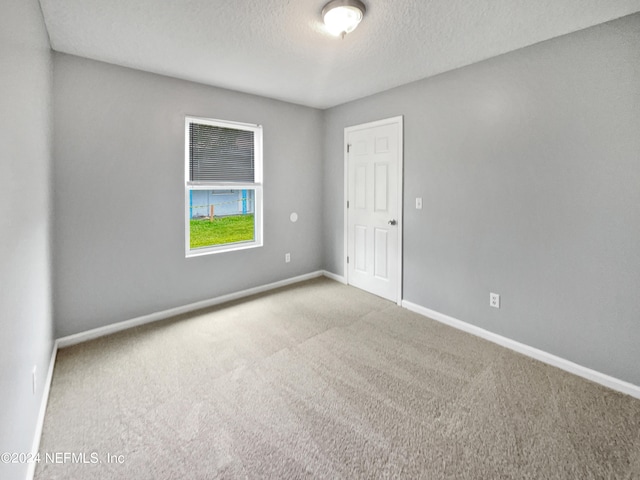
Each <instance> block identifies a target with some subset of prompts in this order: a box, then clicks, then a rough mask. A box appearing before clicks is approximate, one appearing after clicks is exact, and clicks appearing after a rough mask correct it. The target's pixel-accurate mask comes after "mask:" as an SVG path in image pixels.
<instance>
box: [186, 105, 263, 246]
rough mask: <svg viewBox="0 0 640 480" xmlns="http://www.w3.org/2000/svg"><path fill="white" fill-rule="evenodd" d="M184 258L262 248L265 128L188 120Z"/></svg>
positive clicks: (202, 119)
mask: <svg viewBox="0 0 640 480" xmlns="http://www.w3.org/2000/svg"><path fill="white" fill-rule="evenodd" d="M185 205H186V226H185V232H186V233H185V239H186V241H185V244H186V255H187V257H192V256H196V255H205V254H209V253H216V252H228V251H230V250H239V249H243V248H252V247H260V246H262V127H261V126H259V125H249V124H244V123H234V122H226V121H222V120H208V119H204V118H196V117H187V118H186V121H185Z"/></svg>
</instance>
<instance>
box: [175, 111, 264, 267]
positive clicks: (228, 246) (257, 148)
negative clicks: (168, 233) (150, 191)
mask: <svg viewBox="0 0 640 480" xmlns="http://www.w3.org/2000/svg"><path fill="white" fill-rule="evenodd" d="M192 123H199V124H203V125H211V126H214V127H222V128H233V129H236V130H248V131H252V132H253V133H254V135H253V141H254V143H253V150H254V170H253V171H254V182H253V183H236V182H201V181H200V182H192V181H191V180H190V178H189V161H190V151H189V140H190V139H189V125H190V124H192ZM184 125H185V127H184V131H185V134H184V139H185V140H184V152H185V153H184V158H185V161H184V166H185V170H184V186H185V188H184V193H185V200H184V204H185V229H184V230H185V256H186V257H187V258H189V257H199V256H202V255H211V254H213V253H222V252H232V251H236V250H245V249H248V248H256V247H262V237H263V235H262V187H263V184H262V153H263V152H262V125H256V124H251V123H239V122H231V121H227V120H216V119H211V118H203V117H194V116H186V117H185V124H184ZM192 190H253V191H254V201H255V205H254V222H255V228H254V236H253V241H246V242H236V243H225V244H223V245H213V246H210V247H199V248H194V249H192V248H191V244H190V236H191V235H190V233H191V231H190V220H191V212H190V210H191V209H190V207H191V205H190V195H189V192H191V191H192Z"/></svg>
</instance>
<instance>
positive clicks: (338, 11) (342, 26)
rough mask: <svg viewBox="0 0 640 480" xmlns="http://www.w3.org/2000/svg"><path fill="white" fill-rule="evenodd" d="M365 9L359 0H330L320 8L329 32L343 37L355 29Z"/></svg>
mask: <svg viewBox="0 0 640 480" xmlns="http://www.w3.org/2000/svg"><path fill="white" fill-rule="evenodd" d="M366 11H367V7H365V5H364V3H362V2H361V1H360V0H332V1H331V2H329V3H327V4H326V5H325V6H324V8H323V9H322V19H323V20H324V24H325V25H326V26H327V29H328V30H329V31H330V32H331V33H333V34H334V35H341V36H342V38H344V36H345V35H346V34H347V33H351V32H353V31H354V30H355V29H356V27H357V26H358V24H359V23H360V20H362V17H364V12H366Z"/></svg>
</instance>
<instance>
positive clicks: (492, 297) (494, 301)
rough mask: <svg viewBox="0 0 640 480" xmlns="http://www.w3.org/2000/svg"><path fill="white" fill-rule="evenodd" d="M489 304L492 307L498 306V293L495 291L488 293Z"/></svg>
mask: <svg viewBox="0 0 640 480" xmlns="http://www.w3.org/2000/svg"><path fill="white" fill-rule="evenodd" d="M489 306H490V307H493V308H500V295H498V294H497V293H490V294H489Z"/></svg>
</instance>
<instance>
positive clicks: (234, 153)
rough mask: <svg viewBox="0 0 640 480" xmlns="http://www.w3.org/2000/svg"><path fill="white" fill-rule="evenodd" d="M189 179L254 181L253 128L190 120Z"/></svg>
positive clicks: (196, 180) (199, 180) (195, 180)
mask: <svg viewBox="0 0 640 480" xmlns="http://www.w3.org/2000/svg"><path fill="white" fill-rule="evenodd" d="M189 180H190V181H192V182H235V183H253V182H254V181H255V142H254V132H253V131H251V130H241V129H235V128H227V127H219V126H214V125H207V124H202V123H190V124H189Z"/></svg>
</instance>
